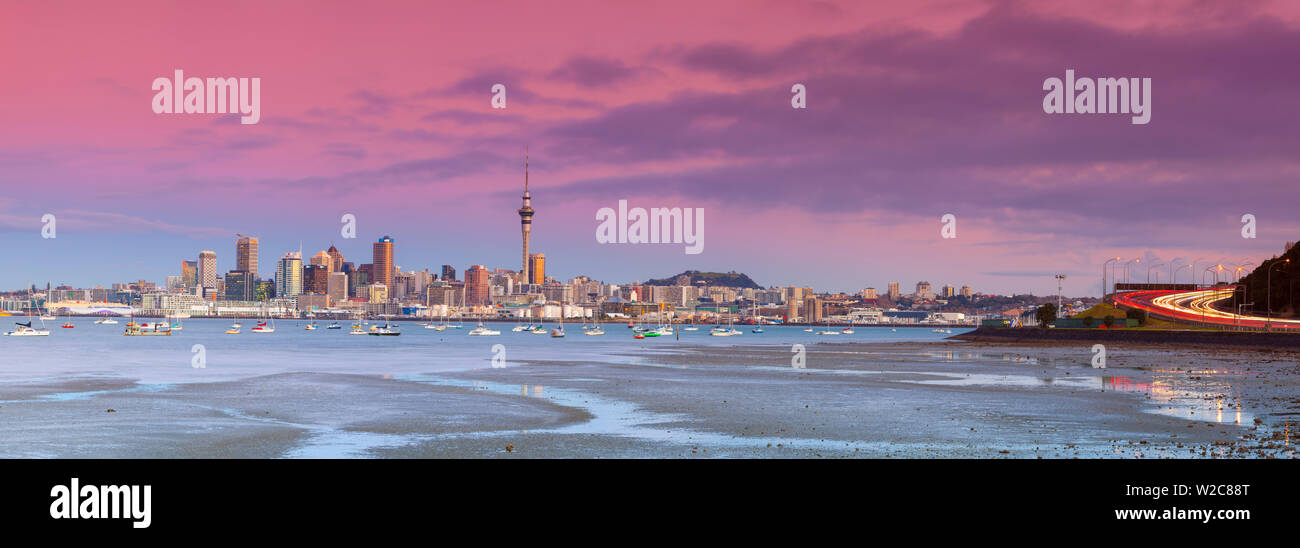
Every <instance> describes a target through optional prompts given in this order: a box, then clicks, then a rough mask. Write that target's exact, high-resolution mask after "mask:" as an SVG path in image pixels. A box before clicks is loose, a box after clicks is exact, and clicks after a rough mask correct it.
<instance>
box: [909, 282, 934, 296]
mask: <svg viewBox="0 0 1300 548" xmlns="http://www.w3.org/2000/svg"><path fill="white" fill-rule="evenodd" d="M914 296H915V297H916V298H918V299H933V298H934V292H933V291H930V282H916V293H915V294H914Z"/></svg>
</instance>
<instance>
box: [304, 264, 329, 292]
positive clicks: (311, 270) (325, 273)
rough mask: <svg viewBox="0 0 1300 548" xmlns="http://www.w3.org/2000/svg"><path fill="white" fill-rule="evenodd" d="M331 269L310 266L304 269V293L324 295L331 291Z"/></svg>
mask: <svg viewBox="0 0 1300 548" xmlns="http://www.w3.org/2000/svg"><path fill="white" fill-rule="evenodd" d="M329 275H330V271H329V267H328V266H325V265H323V264H310V265H307V266H304V267H303V268H302V292H303V293H310V294H314V295H324V294H325V292H326V291H328V290H329Z"/></svg>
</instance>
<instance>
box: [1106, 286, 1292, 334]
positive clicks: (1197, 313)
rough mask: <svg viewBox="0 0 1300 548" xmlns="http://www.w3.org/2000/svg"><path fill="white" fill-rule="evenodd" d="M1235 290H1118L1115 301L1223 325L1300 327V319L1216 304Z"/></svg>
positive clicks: (1177, 317) (1164, 314) (1154, 312)
mask: <svg viewBox="0 0 1300 548" xmlns="http://www.w3.org/2000/svg"><path fill="white" fill-rule="evenodd" d="M1232 293H1233V289H1232V288H1231V287H1227V288H1213V289H1198V290H1195V291H1177V290H1162V291H1131V292H1127V293H1119V294H1116V295H1115V303H1116V305H1117V306H1119V307H1120V308H1136V309H1140V310H1146V311H1147V312H1150V313H1151V314H1152V315H1155V316H1160V317H1164V318H1169V319H1174V320H1179V321H1186V322H1193V323H1205V324H1212V325H1216V326H1223V327H1248V328H1251V329H1264V328H1266V327H1271V328H1272V329H1277V330H1284V331H1290V330H1300V320H1290V319H1288V320H1283V319H1278V318H1277V317H1273V319H1272V320H1271V321H1270V320H1269V319H1268V317H1266V316H1257V315H1252V314H1235V313H1233V312H1227V311H1224V310H1220V309H1218V308H1214V307H1213V306H1212V305H1213V304H1214V303H1217V302H1220V301H1225V300H1226V301H1231V299H1232ZM1224 308H1229V309H1230V308H1232V303H1231V302H1229V303H1226V304H1225V305H1224Z"/></svg>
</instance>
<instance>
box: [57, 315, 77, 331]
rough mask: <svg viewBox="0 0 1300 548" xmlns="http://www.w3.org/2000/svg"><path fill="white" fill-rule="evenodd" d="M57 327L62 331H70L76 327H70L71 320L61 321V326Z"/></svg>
mask: <svg viewBox="0 0 1300 548" xmlns="http://www.w3.org/2000/svg"><path fill="white" fill-rule="evenodd" d="M59 327H61V328H63V329H72V328H74V327H77V326H75V325H72V318H66V319H64V320H63V325H60V326H59Z"/></svg>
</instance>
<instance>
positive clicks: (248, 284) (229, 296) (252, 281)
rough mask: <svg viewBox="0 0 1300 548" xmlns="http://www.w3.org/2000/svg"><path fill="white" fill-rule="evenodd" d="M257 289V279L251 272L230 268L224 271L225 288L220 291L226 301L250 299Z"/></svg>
mask: <svg viewBox="0 0 1300 548" xmlns="http://www.w3.org/2000/svg"><path fill="white" fill-rule="evenodd" d="M256 289H257V279H256V278H254V277H253V274H252V273H251V272H244V271H242V270H231V271H230V272H227V273H226V289H225V291H224V292H223V293H222V294H223V295H224V299H225V300H227V301H251V300H254V299H253V295H254V293H255V292H256Z"/></svg>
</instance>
